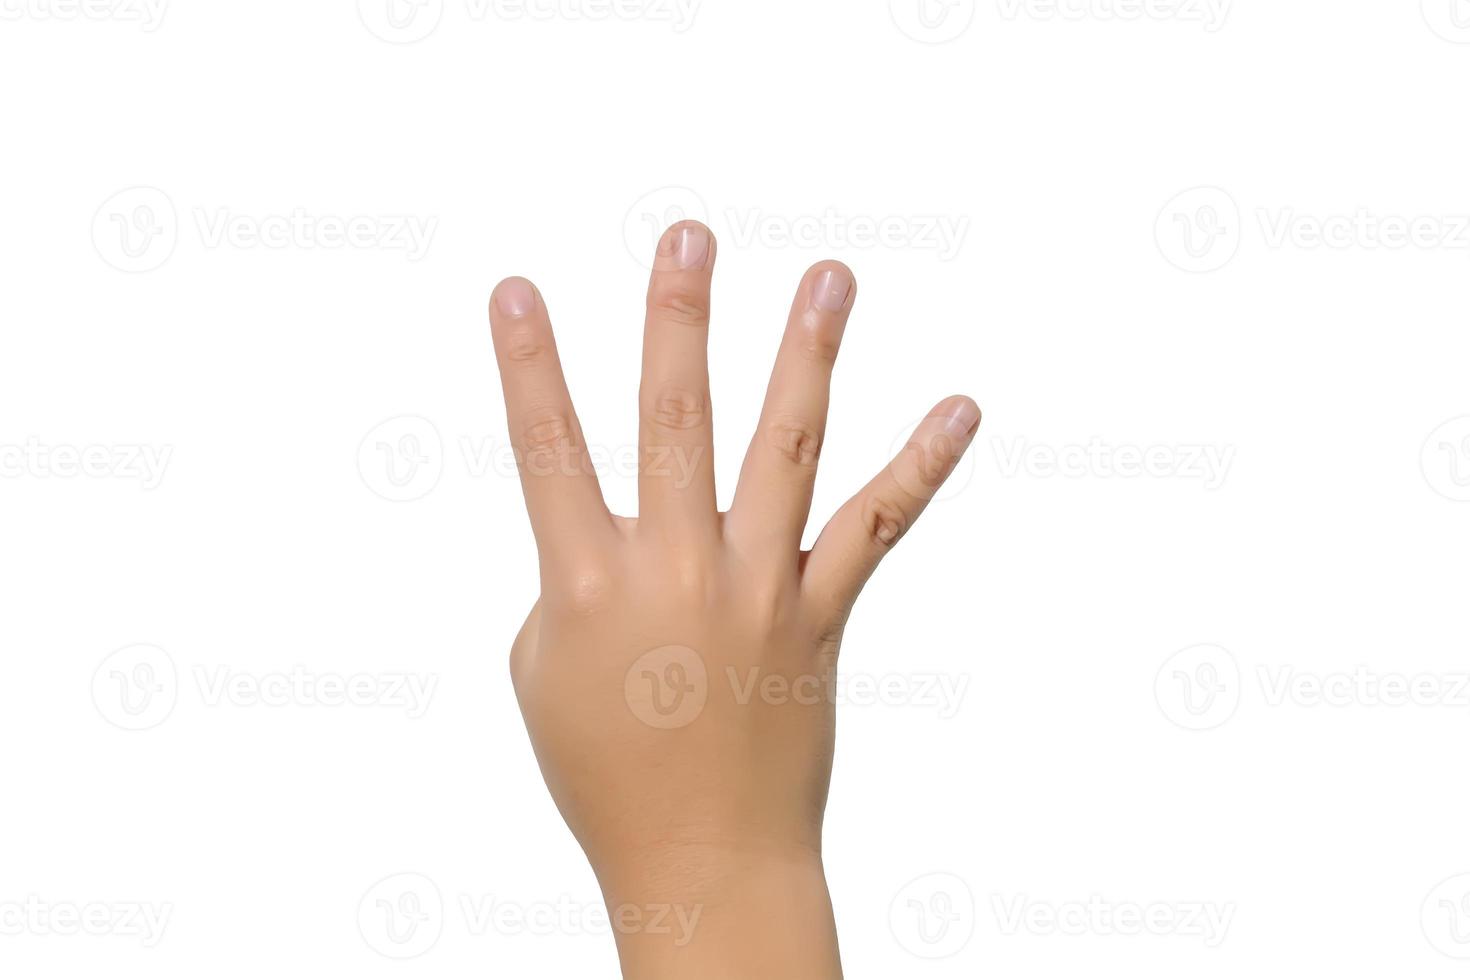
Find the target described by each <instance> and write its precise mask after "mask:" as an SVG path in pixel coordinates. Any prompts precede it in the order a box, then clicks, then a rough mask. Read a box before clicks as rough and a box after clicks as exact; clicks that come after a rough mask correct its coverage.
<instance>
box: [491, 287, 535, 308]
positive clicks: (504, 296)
mask: <svg viewBox="0 0 1470 980" xmlns="http://www.w3.org/2000/svg"><path fill="white" fill-rule="evenodd" d="M495 305H496V306H498V307H500V312H501V313H503V314H504V315H505V316H525V315H526V314H527V313H530V312H531V311H532V310H534V309H535V308H536V291H535V290H534V289H532V288H531V284H530V283H529V282H527V281H526V280H524V279H507V280H505V282H503V283H501V284H500V288H499V289H497V290H496V291H495Z"/></svg>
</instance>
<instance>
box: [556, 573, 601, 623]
mask: <svg viewBox="0 0 1470 980" xmlns="http://www.w3.org/2000/svg"><path fill="white" fill-rule="evenodd" d="M612 595H613V585H612V578H611V576H609V575H608V574H607V573H606V572H605V571H603V570H602V569H599V568H579V569H576V570H573V571H572V572H571V573H570V574H568V575H566V576H564V578H563V585H562V588H561V590H560V602H559V605H560V607H561V608H562V609H563V610H564V611H565V612H566V613H568V614H569V615H572V616H577V617H585V616H591V615H594V614H596V613H599V612H602V611H603V610H604V609H607V608H608V607H609V606H610V605H611V604H612Z"/></svg>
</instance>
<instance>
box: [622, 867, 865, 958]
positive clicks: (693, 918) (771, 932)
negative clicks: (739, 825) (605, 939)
mask: <svg viewBox="0 0 1470 980" xmlns="http://www.w3.org/2000/svg"><path fill="white" fill-rule="evenodd" d="M636 877H639V878H642V879H643V880H642V881H638V882H628V883H614V884H612V885H611V887H610V888H609V889H608V894H607V896H606V897H607V904H608V909H609V911H610V913H611V914H612V916H613V921H614V924H615V928H614V934H615V935H616V936H617V943H618V957H619V959H620V960H621V961H622V967H623V976H624V978H625V980H840V978H841V977H842V967H841V964H840V962H839V960H838V953H837V930H836V925H835V923H834V921H833V916H832V901H831V897H830V895H829V894H828V891H827V882H826V878H825V876H824V874H823V871H822V865H821V860H820V859H819V858H815V857H805V858H796V859H787V860H779V861H777V860H771V859H763V860H760V861H749V862H734V863H732V864H731V866H729V867H727V868H720V869H705V870H704V871H703V873H702V874H701V875H700V878H701V880H699V881H689V880H680V879H682V878H684V877H685V876H683V875H639V876H636ZM620 908H621V909H623V910H624V922H623V925H622V926H621V927H619V926H618V925H617V923H618V911H617V910H618V909H620ZM656 919H661V921H659V922H658V923H657V925H655V924H654V923H655V920H656Z"/></svg>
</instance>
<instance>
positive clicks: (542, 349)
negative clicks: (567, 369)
mask: <svg viewBox="0 0 1470 980" xmlns="http://www.w3.org/2000/svg"><path fill="white" fill-rule="evenodd" d="M545 353H546V338H545V337H544V336H543V335H542V334H541V332H540V331H538V330H535V329H534V328H531V327H521V328H518V329H515V330H511V331H509V332H508V333H506V335H505V359H506V360H508V361H510V362H511V363H513V364H523V363H525V362H527V361H536V360H539V359H540V358H541V357H542V355H544V354H545Z"/></svg>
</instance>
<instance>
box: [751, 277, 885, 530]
mask: <svg viewBox="0 0 1470 980" xmlns="http://www.w3.org/2000/svg"><path fill="white" fill-rule="evenodd" d="M856 294H857V289H856V285H855V283H854V281H853V276H852V271H851V270H850V269H848V268H847V266H845V265H843V264H842V263H841V262H822V263H819V264H817V265H814V266H812V268H811V269H810V270H808V271H807V274H806V276H805V277H804V278H803V279H802V283H801V286H800V287H799V288H798V289H797V291H796V299H795V300H794V301H793V302H792V305H791V317H790V319H788V320H787V321H786V334H785V336H784V337H782V339H781V349H780V350H779V351H778V352H777V354H776V364H775V367H774V368H772V370H771V381H770V384H769V385H768V386H767V388H766V401H765V405H764V407H763V408H762V409H761V418H760V423H759V424H758V425H757V427H756V432H755V437H754V438H753V439H752V440H751V442H750V449H748V450H747V451H746V453H745V463H744V465H743V466H742V467H741V470H740V483H739V484H738V485H737V486H736V488H735V502H734V504H733V505H732V506H731V508H730V515H729V517H728V519H727V524H726V528H727V533H728V534H729V535H730V536H731V537H732V538H735V539H737V540H739V541H741V542H745V543H750V544H769V545H771V547H770V548H769V549H767V550H766V552H765V553H767V554H771V555H781V556H790V555H794V554H795V552H796V549H798V548H800V546H801V535H802V531H804V530H805V529H806V520H807V515H808V514H809V513H810V512H811V507H812V486H813V484H814V483H815V482H816V478H817V456H818V454H819V453H820V450H821V446H822V438H823V436H824V434H825V433H826V430H827V404H828V401H829V394H830V391H831V387H832V366H833V364H834V363H835V362H836V360H837V348H838V346H839V345H840V344H841V343H842V334H843V331H844V330H845V329H846V327H847V318H848V315H849V314H850V313H851V311H852V305H853V301H854V300H855V299H856ZM751 550H752V552H756V551H759V549H758V548H752V549H751Z"/></svg>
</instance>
